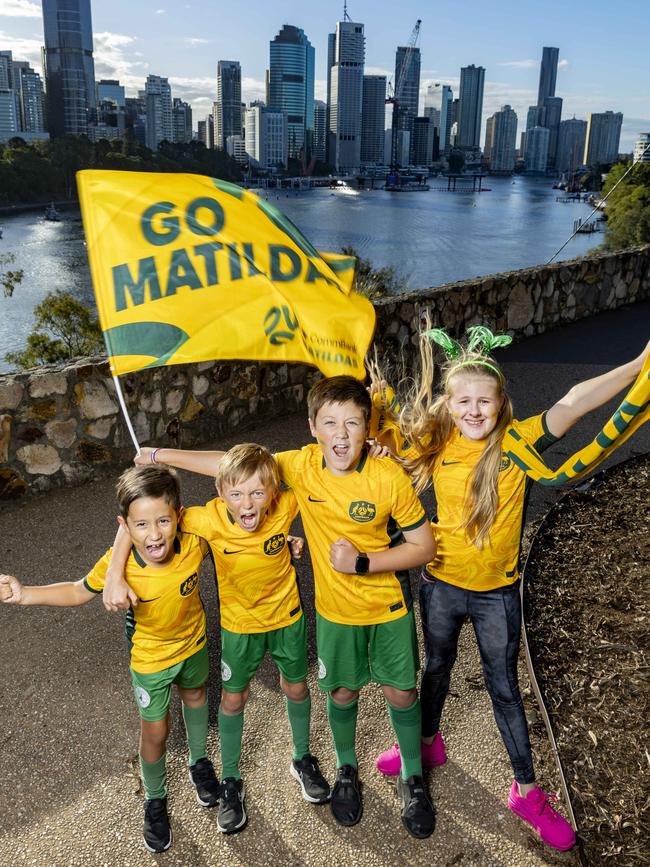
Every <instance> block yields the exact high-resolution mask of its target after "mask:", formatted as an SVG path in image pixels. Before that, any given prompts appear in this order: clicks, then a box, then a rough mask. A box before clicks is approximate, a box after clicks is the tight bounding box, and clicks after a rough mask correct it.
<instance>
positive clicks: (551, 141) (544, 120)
mask: <svg viewBox="0 0 650 867" xmlns="http://www.w3.org/2000/svg"><path fill="white" fill-rule="evenodd" d="M539 109H540V126H545V127H546V129H547V130H548V131H549V137H548V165H547V168H549V169H554V168H556V165H555V163H556V156H557V136H558V131H559V128H560V122H561V120H562V99H561V98H560V97H559V96H547V97H545V99H544V102H543V103H542V105H541V106H540V107H539Z"/></svg>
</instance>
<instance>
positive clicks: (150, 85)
mask: <svg viewBox="0 0 650 867" xmlns="http://www.w3.org/2000/svg"><path fill="white" fill-rule="evenodd" d="M144 100H145V113H146V132H145V143H146V145H147V147H148V148H151V150H153V151H155V150H156V149H157V148H158V145H159V144H160V142H161V141H169V142H171V141H173V140H174V128H173V123H172V89H171V87H170V86H169V81H168V80H167V79H166V78H163V77H162V76H160V75H148V76H147V80H146V81H145V85H144Z"/></svg>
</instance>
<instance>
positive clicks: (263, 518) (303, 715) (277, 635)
mask: <svg viewBox="0 0 650 867" xmlns="http://www.w3.org/2000/svg"><path fill="white" fill-rule="evenodd" d="M158 451H160V450H158V449H156V450H151V449H143V450H142V452H141V455H140V456H139V457H138V458H136V461H140V462H142V461H149V462H151V461H152V460H153V461H155V459H156V452H158ZM168 451H169V450H167V449H165V450H164V452H165V456H166V455H167V453H168ZM170 457H171V456H170ZM150 465H151V463H149V466H150ZM215 481H216V487H217V490H218V492H219V495H220V496H219V497H216V498H215V499H213V500H210V502H209V503H207V504H206V505H205V506H196V507H193V508H190V509H187V510H186V511H185V513H184V515H183V519H182V525H181V526H182V528H183V530H184V531H187V532H190V533H193V534H196V535H198V536H201V537H203V538H204V539H206V540H207V541H208V542H209V544H210V549H211V551H212V555H213V557H214V561H215V568H216V572H217V582H218V590H219V608H220V616H221V680H222V693H221V704H220V707H219V737H220V741H221V759H222V775H223V782H222V794H221V803H220V807H219V814H218V817H217V827H218V828H219V830H220V831H223V832H224V833H233V832H236V831H239V830H241V829H242V828H243V827H244V825H245V824H246V810H245V805H244V785H243V782H242V779H241V774H240V770H239V762H240V757H241V749H242V735H243V727H244V707H245V704H246V701H247V699H248V696H249V693H250V681H251V680H252V678H253V676H254V675H255V672H256V671H257V669H258V667H259V665H260V663H261V662H262V659H263V658H264V656H265V654H266V651H267V650H268V651H269V653H270V654H271V656H272V658H273V660H274V662H275V663H276V665H277V666H278V669H279V671H280V687H281V689H282V692H283V693H284V695H285V700H286V709H287V715H288V717H289V724H290V727H291V733H292V738H293V757H292V762H291V764H290V766H289V771H290V773H291V775H292V776H293V777H294V778H295V779H296V781H297V782H298V784H299V786H300V789H301V792H302V796H303V798H304V799H305V800H306V801H309V802H310V803H313V804H324V803H327V801H329V798H330V786H329V784H328V783H327V781H326V780H325V779H324V777H323V775H322V774H321V772H320V769H319V766H318V760H317V759H316V758H315V757H314V756H312V755H311V753H310V751H309V728H310V716H311V698H310V695H309V690H308V688H307V682H306V679H307V637H306V626H305V618H304V615H303V610H302V604H301V601H300V594H299V591H298V584H297V578H296V572H295V569H294V567H293V565H292V563H291V549H292V548H293V550H294V551H295V549H296V547H297V543H299V545H302V544H304V542H303V540H295V539H293V538H292V537H291V536H289V528H290V526H291V524H292V522H293V520H294V518H295V517H296V515H297V513H298V506H297V503H296V498H295V497H294V495H293V493H292V492H291V491H288V490H283V491H281V490H280V481H279V473H278V467H277V464H276V462H275V460H274V459H273V456H272V455H271V454H270V453H269V452H268V451H267V450H266V449H265V448H263V447H262V446H259V445H257V444H255V443H243V444H241V445H238V446H235V447H233V448H232V449H230V451H228V452H226V453H225V455H224V456H223V459H222V460H221V462H220V464H219V467H218V471H217V474H216V479H215ZM121 549H122V545H121V544H120V543H119V541H118V544H116V549H115V552H114V562H113V563H112V564H111V573H112V575H115V567H118V568H119V562H118V558H119V555H120V553H121ZM127 579H128V575H127ZM111 583H112V587H111V588H110V589H111V596H112V598H115V593H116V591H118V588H119V587H120V582H119V580H118V581H113V579H112V578H111ZM129 583H130V582H129ZM107 589H108V587H107ZM127 589H128V588H126V587H125V586H124V585H122V591H123V592H124V591H126V590H127ZM133 589H134V588H133ZM140 604H142V602H140Z"/></svg>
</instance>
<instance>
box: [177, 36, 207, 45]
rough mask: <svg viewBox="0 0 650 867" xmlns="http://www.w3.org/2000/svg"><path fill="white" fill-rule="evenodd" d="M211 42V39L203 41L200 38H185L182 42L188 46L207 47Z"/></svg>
mask: <svg viewBox="0 0 650 867" xmlns="http://www.w3.org/2000/svg"><path fill="white" fill-rule="evenodd" d="M211 41H212V40H211V39H203V38H202V37H201V36H186V37H185V39H184V40H183V42H187V44H188V45H208V44H209V43H210V42H211Z"/></svg>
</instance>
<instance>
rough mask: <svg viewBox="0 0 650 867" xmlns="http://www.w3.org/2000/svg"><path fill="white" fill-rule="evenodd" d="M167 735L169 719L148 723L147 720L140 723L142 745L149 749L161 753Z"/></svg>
mask: <svg viewBox="0 0 650 867" xmlns="http://www.w3.org/2000/svg"><path fill="white" fill-rule="evenodd" d="M168 734H169V717H165V718H164V719H161V720H156V721H155V722H149V721H148V720H142V721H141V726H140V739H141V741H142V743H143V744H144V745H146V746H148V747H150V748H156V749H158V750H160V752H163V751H164V748H165V744H166V743H167V735H168Z"/></svg>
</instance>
